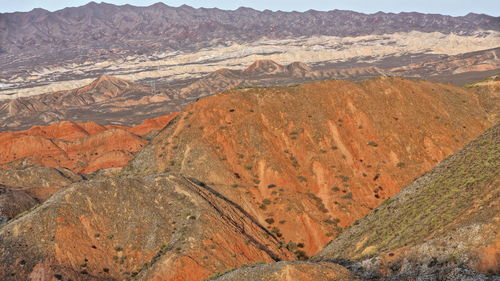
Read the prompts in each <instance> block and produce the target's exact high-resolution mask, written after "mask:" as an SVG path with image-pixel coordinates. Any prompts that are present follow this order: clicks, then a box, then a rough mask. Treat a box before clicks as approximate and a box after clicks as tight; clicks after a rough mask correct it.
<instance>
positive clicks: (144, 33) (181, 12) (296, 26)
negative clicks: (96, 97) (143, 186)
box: [0, 2, 500, 54]
mask: <svg viewBox="0 0 500 281" xmlns="http://www.w3.org/2000/svg"><path fill="white" fill-rule="evenodd" d="M499 29H500V21H499V18H498V17H492V16H488V15H478V14H468V15H466V16H461V17H452V16H445V15H438V14H421V13H399V14H393V13H383V12H378V13H375V14H362V13H357V12H353V11H344V10H333V11H327V12H322V11H314V10H309V11H306V12H302V13H301V12H283V11H276V12H273V11H270V10H265V11H257V10H254V9H251V8H239V9H237V10H232V11H228V10H220V9H217V8H211V9H206V8H199V9H195V8H192V7H190V6H187V5H183V6H180V7H170V6H167V5H165V4H163V3H157V4H154V5H151V6H148V7H135V6H131V5H123V6H116V5H113V4H108V3H100V4H98V3H95V2H90V3H89V4H87V5H84V6H81V7H71V8H65V9H62V10H58V11H55V12H49V11H46V10H43V9H34V10H32V11H30V12H16V13H4V14H0V32H1V35H0V38H1V40H2V42H3V43H2V46H1V49H2V52H3V53H6V54H13V53H20V52H21V53H22V52H27V51H34V52H36V51H37V49H39V48H43V49H46V50H50V49H53V51H56V50H57V49H63V48H75V49H74V50H73V51H74V52H81V51H82V50H88V49H99V48H103V47H107V48H117V49H126V50H135V51H144V48H145V47H147V48H148V49H151V50H158V49H165V48H171V49H174V50H180V49H185V48H190V49H197V48H201V47H204V46H206V45H207V44H214V43H215V44H217V43H221V44H223V43H224V42H226V41H236V42H249V41H253V40H256V39H260V38H263V37H266V38H274V39H280V38H288V37H298V36H314V35H329V36H341V37H342V36H361V35H370V34H386V33H395V32H408V31H412V30H416V31H422V32H442V33H446V34H449V33H452V32H453V33H458V34H470V33H472V32H475V31H480V30H499ZM221 38H223V39H224V40H223V41H220V40H219V42H218V40H216V39H221ZM212 40H215V41H212ZM203 42H204V43H203Z"/></svg>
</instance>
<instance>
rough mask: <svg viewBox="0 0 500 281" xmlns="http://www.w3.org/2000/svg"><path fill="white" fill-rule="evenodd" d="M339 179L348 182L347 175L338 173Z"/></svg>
mask: <svg viewBox="0 0 500 281" xmlns="http://www.w3.org/2000/svg"><path fill="white" fill-rule="evenodd" d="M339 178H340V180H342V181H343V182H348V181H349V177H347V176H344V175H340V176H339Z"/></svg>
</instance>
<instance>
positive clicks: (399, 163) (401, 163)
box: [396, 162, 405, 168]
mask: <svg viewBox="0 0 500 281" xmlns="http://www.w3.org/2000/svg"><path fill="white" fill-rule="evenodd" d="M396 166H398V167H399V168H404V167H405V163H403V162H398V164H396Z"/></svg>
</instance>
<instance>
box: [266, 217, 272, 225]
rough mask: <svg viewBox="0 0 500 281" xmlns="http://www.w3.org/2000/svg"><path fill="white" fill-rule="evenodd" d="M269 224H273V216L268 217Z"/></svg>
mask: <svg viewBox="0 0 500 281" xmlns="http://www.w3.org/2000/svg"><path fill="white" fill-rule="evenodd" d="M265 221H266V222H267V223H268V224H273V223H274V219H273V218H267V219H266V220H265Z"/></svg>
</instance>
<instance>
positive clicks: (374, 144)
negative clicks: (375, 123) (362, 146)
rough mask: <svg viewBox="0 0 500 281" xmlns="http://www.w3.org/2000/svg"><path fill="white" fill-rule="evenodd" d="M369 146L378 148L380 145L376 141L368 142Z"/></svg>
mask: <svg viewBox="0 0 500 281" xmlns="http://www.w3.org/2000/svg"><path fill="white" fill-rule="evenodd" d="M368 145H369V146H373V147H377V146H378V144H377V143H376V142H374V141H370V142H368Z"/></svg>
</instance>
